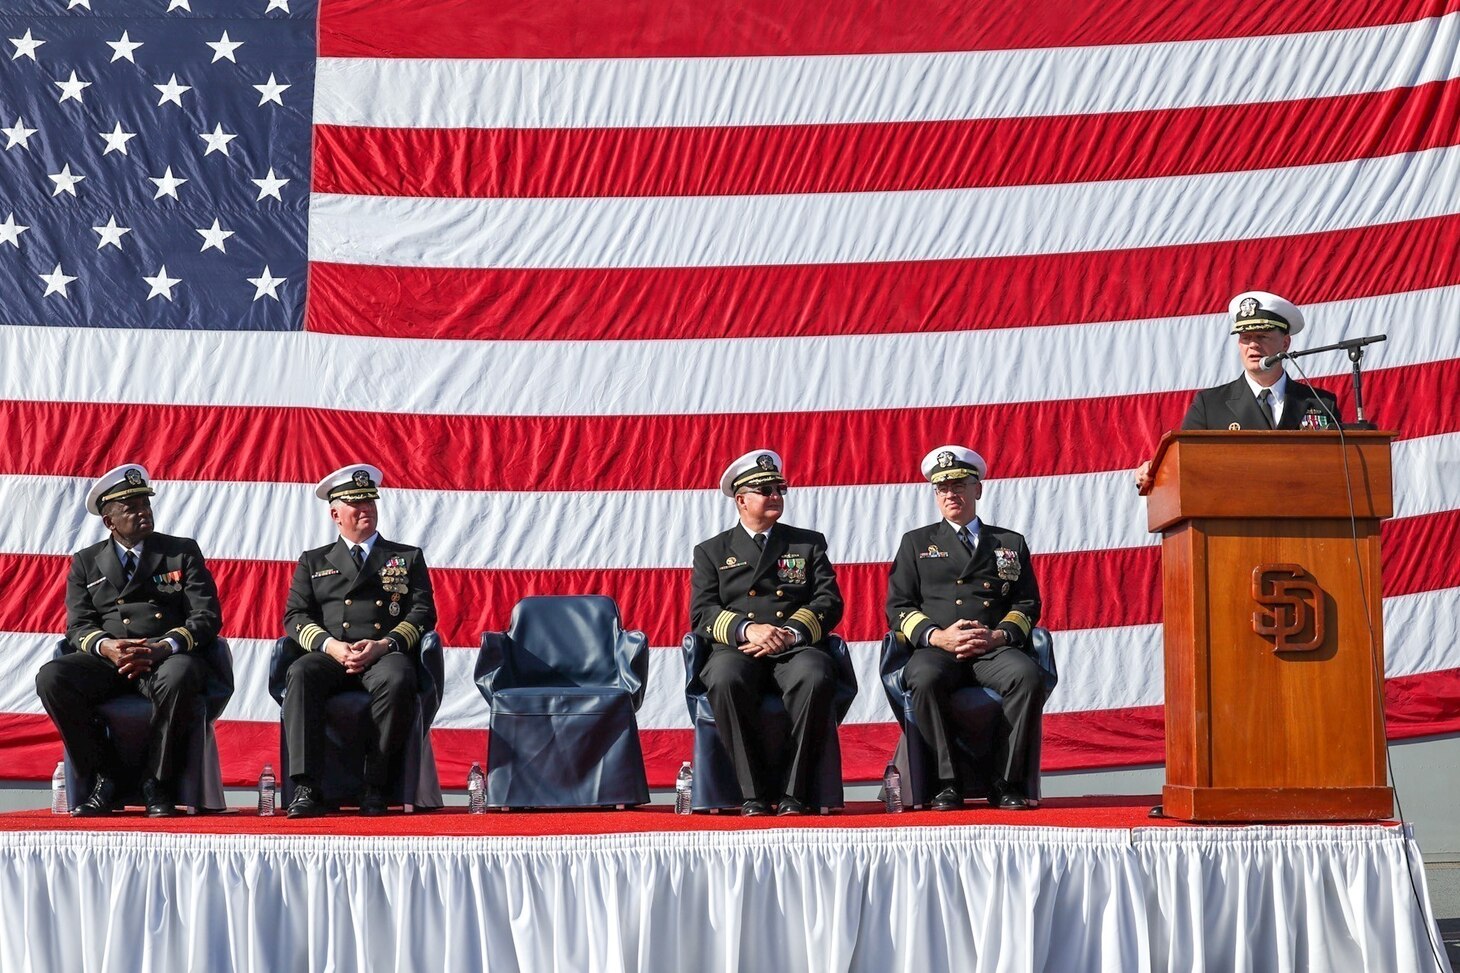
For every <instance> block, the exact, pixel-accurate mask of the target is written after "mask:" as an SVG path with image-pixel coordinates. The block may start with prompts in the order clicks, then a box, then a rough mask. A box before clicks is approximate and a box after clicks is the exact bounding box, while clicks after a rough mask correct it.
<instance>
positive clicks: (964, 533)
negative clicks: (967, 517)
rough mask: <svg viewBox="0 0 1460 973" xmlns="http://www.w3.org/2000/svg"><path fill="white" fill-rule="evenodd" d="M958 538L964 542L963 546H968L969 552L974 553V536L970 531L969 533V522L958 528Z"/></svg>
mask: <svg viewBox="0 0 1460 973" xmlns="http://www.w3.org/2000/svg"><path fill="white" fill-rule="evenodd" d="M958 539H959V540H961V541H962V542H963V546H964V547H966V548H968V553H970V554H972V553H974V547H973V537H972V536H970V535H969V533H968V525H967V524H965V525H964V526H962V527H960V528H958Z"/></svg>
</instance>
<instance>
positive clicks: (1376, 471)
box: [1146, 431, 1394, 821]
mask: <svg viewBox="0 0 1460 973" xmlns="http://www.w3.org/2000/svg"><path fill="white" fill-rule="evenodd" d="M1393 438H1394V436H1393V434H1392V433H1385V432H1349V433H1346V434H1345V440H1346V445H1345V446H1342V447H1341V446H1340V441H1339V435H1338V433H1337V432H1317V431H1294V432H1284V431H1275V432H1177V433H1170V434H1168V435H1167V436H1166V437H1165V438H1164V439H1162V440H1161V444H1160V446H1159V447H1158V448H1157V450H1156V457H1155V460H1154V461H1153V463H1152V471H1153V481H1154V482H1153V485H1152V486H1151V488H1150V490H1149V495H1148V503H1147V508H1146V510H1147V518H1148V526H1149V528H1150V530H1151V531H1153V532H1156V531H1159V532H1160V533H1161V538H1162V539H1161V574H1162V587H1163V594H1164V597H1165V642H1166V787H1165V789H1164V792H1163V795H1162V799H1163V802H1164V811H1165V814H1166V816H1167V817H1172V818H1178V819H1182V820H1187V821H1317V820H1374V819H1379V818H1387V817H1390V816H1391V814H1392V813H1393V794H1392V792H1391V791H1390V789H1389V787H1388V786H1386V774H1385V756H1384V726H1383V721H1382V719H1381V716H1382V713H1381V709H1380V707H1381V700H1382V697H1383V686H1384V629H1383V615H1382V609H1381V605H1380V591H1379V521H1380V519H1382V518H1384V517H1388V516H1390V515H1392V514H1393V510H1394V504H1393V496H1392V492H1391V486H1390V461H1389V444H1390V441H1391V440H1392V439H1393ZM1345 455H1346V456H1347V458H1348V464H1347V466H1348V472H1347V481H1346V480H1345V470H1344V465H1345V464H1344V457H1345ZM1346 482H1347V484H1348V485H1347V486H1346ZM1349 486H1351V488H1352V494H1353V515H1354V518H1355V521H1354V524H1355V525H1356V527H1357V533H1358V543H1357V547H1356V546H1355V543H1354V540H1353V536H1354V534H1353V527H1352V526H1351V523H1350V520H1349V509H1350V508H1349V492H1350V491H1349ZM1356 558H1357V560H1356ZM1366 611H1367V613H1368V615H1369V617H1368V618H1366ZM1370 624H1372V630H1371V629H1370Z"/></svg>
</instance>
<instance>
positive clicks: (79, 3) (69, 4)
mask: <svg viewBox="0 0 1460 973" xmlns="http://www.w3.org/2000/svg"><path fill="white" fill-rule="evenodd" d="M74 7H85V8H86V9H87V10H90V9H91V0H66V9H67V10H71V9H72V8H74Z"/></svg>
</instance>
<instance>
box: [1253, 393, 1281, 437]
mask: <svg viewBox="0 0 1460 973" xmlns="http://www.w3.org/2000/svg"><path fill="white" fill-rule="evenodd" d="M1257 404H1258V405H1260V406H1262V415H1263V418H1265V419H1267V428H1269V429H1276V428H1277V417H1276V416H1274V415H1273V411H1272V389H1263V390H1262V394H1261V395H1259V396H1258V397H1257Z"/></svg>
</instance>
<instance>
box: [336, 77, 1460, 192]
mask: <svg viewBox="0 0 1460 973" xmlns="http://www.w3.org/2000/svg"><path fill="white" fill-rule="evenodd" d="M1253 132H1282V133H1283V137H1282V138H1281V139H1265V138H1251V137H1250V136H1251V133H1253ZM1456 144H1460V80H1455V81H1448V82H1434V83H1431V84H1425V85H1420V86H1417V87H1413V88H1396V89H1394V90H1391V91H1378V92H1369V93H1365V94H1360V95H1349V96H1345V97H1335V98H1318V99H1305V100H1300V101H1284V102H1275V103H1268V104H1252V105H1221V106H1217V107H1213V108H1189V109H1179V110H1167V111H1144V112H1119V113H1114V114H1106V115H1062V116H1054V117H1046V118H997V119H980V120H973V121H966V120H957V121H938V122H902V123H884V124H877V123H873V124H863V125H850V124H848V125H787V126H774V127H719V128H622V129H488V130H482V129H431V128H369V127H346V126H338V125H322V126H319V127H316V128H315V140H314V152H315V157H314V190H315V192H321V193H347V194H358V195H378V196H438V197H451V198H457V197H470V196H481V197H601V196H745V195H757V194H773V193H845V192H873V191H892V190H924V189H959V188H972V187H988V186H1030V185H1047V184H1051V183H1081V182H1098V181H1103V180H1114V179H1147V178H1155V177H1161V176H1183V175H1192V174H1198V173H1210V172H1236V171H1242V170H1252V169H1276V168H1285V167H1291V166H1306V165H1317V164H1320V163H1328V162H1341V161H1347V160H1352V159H1370V158H1376V157H1379V156H1385V155H1394V154H1398V153H1401V152H1417V151H1420V150H1423V149H1430V148H1437V147H1441V146H1449V145H1456ZM1070 146H1079V147H1080V148H1079V151H1075V152H1072V151H1069V147H1070Z"/></svg>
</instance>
